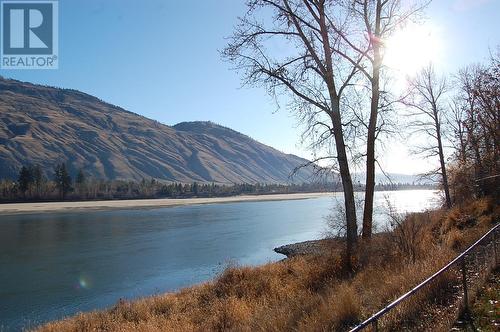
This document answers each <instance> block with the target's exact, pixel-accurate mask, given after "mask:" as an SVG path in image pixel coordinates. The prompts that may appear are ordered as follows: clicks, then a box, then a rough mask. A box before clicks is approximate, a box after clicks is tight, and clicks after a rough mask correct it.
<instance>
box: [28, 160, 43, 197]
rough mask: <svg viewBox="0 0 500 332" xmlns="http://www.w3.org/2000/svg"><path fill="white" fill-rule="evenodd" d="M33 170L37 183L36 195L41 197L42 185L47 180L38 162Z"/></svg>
mask: <svg viewBox="0 0 500 332" xmlns="http://www.w3.org/2000/svg"><path fill="white" fill-rule="evenodd" d="M31 172H32V174H33V182H34V184H35V191H36V195H37V196H38V197H40V196H41V194H42V185H43V183H44V180H45V179H44V176H43V172H42V167H41V166H40V165H39V164H36V165H35V166H33V167H32V169H31Z"/></svg>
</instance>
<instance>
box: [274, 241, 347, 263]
mask: <svg viewBox="0 0 500 332" xmlns="http://www.w3.org/2000/svg"><path fill="white" fill-rule="evenodd" d="M336 241H338V240H333V239H323V240H312V241H304V242H297V243H292V244H286V245H284V246H281V247H277V248H274V251H275V252H277V253H278V254H282V255H285V256H287V257H288V258H290V257H294V256H299V255H321V254H322V253H324V252H325V250H327V248H331V247H332V246H331V245H332V243H333V242H336Z"/></svg>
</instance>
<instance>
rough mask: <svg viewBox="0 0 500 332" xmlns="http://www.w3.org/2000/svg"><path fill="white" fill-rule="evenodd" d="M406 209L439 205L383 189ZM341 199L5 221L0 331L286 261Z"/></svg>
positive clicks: (319, 231)
mask: <svg viewBox="0 0 500 332" xmlns="http://www.w3.org/2000/svg"><path fill="white" fill-rule="evenodd" d="M386 198H388V199H389V201H391V203H392V204H393V205H394V206H395V207H396V209H397V210H398V211H400V212H405V211H406V212H413V211H421V210H424V209H427V208H431V207H434V206H435V205H436V204H437V202H438V197H437V192H436V191H431V190H415V191H397V192H377V193H376V194H375V223H376V224H377V226H378V228H379V229H383V228H384V226H383V225H384V223H385V221H386V217H385V214H384V213H385V208H384V206H385V201H386ZM341 203H342V197H341V194H335V195H332V197H320V198H313V199H304V200H283V201H262V202H238V203H225V204H208V205H191V206H179V207H168V208H155V209H137V210H133V209H132V210H108V211H91V212H88V211H80V212H73V213H72V212H58V213H41V214H18V215H10V216H0V331H10V330H14V331H15V330H19V329H21V328H22V327H25V328H26V327H33V326H36V325H38V324H40V323H42V322H45V321H48V320H52V319H59V318H62V317H64V316H67V315H72V314H75V313H76V312H78V311H88V310H93V309H99V308H105V307H108V306H111V305H113V304H114V303H116V302H117V301H118V300H119V299H120V298H125V299H133V298H137V297H141V296H146V295H152V294H156V293H162V292H166V291H173V290H176V289H179V288H181V287H185V286H189V285H192V284H195V283H198V282H202V281H205V280H208V279H210V278H212V277H214V276H216V275H217V274H218V273H220V272H221V271H222V270H223V269H224V268H225V267H226V266H228V265H230V264H239V265H256V264H262V263H266V262H270V261H277V260H280V259H282V258H284V256H282V255H279V254H276V253H274V252H273V248H275V247H277V246H280V245H283V244H288V243H293V242H299V241H305V240H311V239H318V238H321V237H323V235H324V234H325V231H326V230H327V227H326V223H325V217H326V216H327V215H328V214H329V213H331V210H332V208H333V207H335V206H337V205H338V204H341Z"/></svg>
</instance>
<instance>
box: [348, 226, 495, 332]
mask: <svg viewBox="0 0 500 332" xmlns="http://www.w3.org/2000/svg"><path fill="white" fill-rule="evenodd" d="M499 231H500V223H497V224H496V225H495V226H493V228H491V229H490V230H489V231H488V232H487V233H486V234H484V235H483V236H482V237H481V238H480V239H479V240H477V241H476V242H475V243H474V244H472V245H471V246H470V247H468V248H467V250H465V251H464V252H462V253H461V254H460V255H458V256H457V257H456V258H455V259H453V260H452V261H451V262H449V263H448V264H446V265H445V266H444V267H443V268H441V269H440V270H439V271H437V272H436V273H434V274H433V275H431V276H430V277H428V278H427V279H426V280H424V281H423V282H421V283H420V284H418V285H417V286H415V287H414V288H413V289H411V290H410V291H408V292H407V293H405V294H403V295H402V296H400V297H399V298H397V299H396V300H394V301H393V302H391V303H390V304H389V305H387V306H386V307H385V308H383V309H381V310H380V311H378V312H377V313H375V314H374V315H373V316H371V317H370V318H368V319H366V320H365V321H363V322H362V323H361V324H359V325H357V326H356V327H354V328H352V329H351V330H350V332H356V331H361V330H364V329H365V328H368V327H371V330H372V331H378V329H379V328H380V326H379V325H380V321H381V320H383V318H384V317H385V316H386V315H387V314H388V313H389V312H391V311H392V310H393V309H394V308H396V307H398V306H400V305H402V304H403V303H404V302H405V301H407V300H408V299H410V298H411V297H413V296H415V295H417V293H418V292H419V291H420V290H422V289H423V288H424V287H426V286H430V285H431V284H432V283H434V282H436V281H437V280H438V279H439V278H440V277H442V276H443V275H444V274H445V273H447V272H450V270H452V269H453V268H458V269H459V275H460V279H461V288H462V291H463V310H464V311H465V312H466V313H467V312H468V310H469V292H470V287H471V285H470V283H471V282H470V280H469V282H468V280H467V279H468V278H469V279H471V278H472V273H475V275H476V276H477V275H478V274H479V273H477V272H473V271H474V270H477V269H479V270H481V269H483V272H485V271H486V270H485V269H484V268H485V267H488V268H491V267H492V265H493V266H495V267H496V266H497V265H498V248H497V246H498V244H497V240H498V237H499V234H498V232H499ZM491 260H492V261H493V262H490V261H491ZM469 265H470V266H471V267H472V266H475V267H476V268H475V269H470V270H469ZM486 272H487V271H486Z"/></svg>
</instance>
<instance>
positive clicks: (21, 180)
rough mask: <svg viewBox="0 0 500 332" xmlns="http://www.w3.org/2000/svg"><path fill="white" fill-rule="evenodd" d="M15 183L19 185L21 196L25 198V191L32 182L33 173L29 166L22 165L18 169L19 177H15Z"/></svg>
mask: <svg viewBox="0 0 500 332" xmlns="http://www.w3.org/2000/svg"><path fill="white" fill-rule="evenodd" d="M17 184H18V185H19V190H21V192H22V193H23V197H24V198H26V191H27V190H28V189H29V188H30V186H31V185H32V184H33V174H32V172H31V169H30V167H26V166H23V167H22V168H21V170H20V171H19V177H18V178H17Z"/></svg>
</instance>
